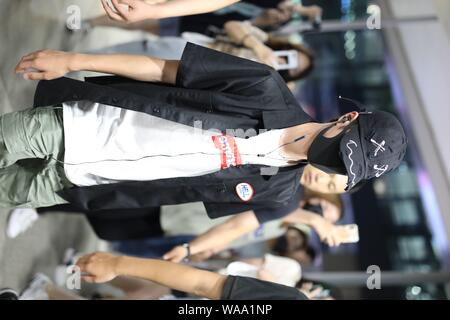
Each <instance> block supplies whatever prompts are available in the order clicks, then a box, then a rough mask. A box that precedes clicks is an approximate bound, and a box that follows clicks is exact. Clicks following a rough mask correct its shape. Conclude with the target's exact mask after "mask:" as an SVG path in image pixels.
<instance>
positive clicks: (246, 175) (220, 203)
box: [34, 43, 312, 218]
mask: <svg viewBox="0 0 450 320" xmlns="http://www.w3.org/2000/svg"><path fill="white" fill-rule="evenodd" d="M81 100H88V101H93V102H99V103H103V104H108V105H112V106H117V107H121V108H124V109H130V110H135V111H140V112H144V113H147V114H151V115H154V116H158V117H162V118H165V119H168V120H171V121H176V122H178V123H182V124H185V125H189V126H194V125H198V123H199V122H198V121H201V123H202V128H203V129H211V128H214V129H218V130H221V131H222V132H226V130H229V129H232V130H238V129H240V130H241V133H242V130H243V131H246V132H247V133H248V131H247V130H256V131H253V132H255V133H257V132H258V130H260V129H280V128H286V127H291V126H295V125H298V124H303V123H306V122H311V121H312V119H311V118H310V117H309V116H308V115H307V114H306V113H305V112H304V111H303V110H302V108H301V107H300V106H299V104H298V103H297V101H296V99H295V98H294V97H293V95H292V94H291V93H290V91H289V89H288V88H287V87H286V85H285V83H284V81H283V79H282V78H281V77H280V76H279V74H278V73H277V72H276V71H275V70H273V69H272V68H270V67H268V66H266V65H263V64H259V63H256V62H252V61H250V60H246V59H241V58H237V57H234V56H231V55H228V54H224V53H221V52H218V51H215V50H211V49H208V48H204V47H200V46H197V45H194V44H190V43H188V44H187V45H186V48H185V50H184V53H183V56H182V58H181V62H180V67H179V70H178V74H177V79H176V85H175V86H170V85H163V84H155V83H148V82H139V81H134V80H130V79H126V78H120V77H97V78H90V79H89V78H88V79H87V82H82V81H76V80H73V79H69V78H60V79H56V80H51V81H41V82H39V84H38V87H37V89H36V94H35V102H34V105H35V106H36V107H39V106H51V105H58V104H61V103H63V102H68V101H81ZM196 123H197V124H196ZM235 133H237V134H236V135H237V136H242V134H241V135H240V134H239V133H238V132H235ZM262 168H264V166H261V165H243V166H238V167H230V168H227V169H225V170H221V171H217V172H214V173H211V174H207V175H203V176H197V177H188V178H171V179H161V180H154V181H130V182H120V183H114V184H103V185H95V186H89V187H72V188H69V189H64V190H62V191H61V192H60V194H61V196H62V197H64V198H65V199H66V200H68V201H69V202H70V203H71V204H72V205H75V206H77V207H79V208H80V210H89V211H96V210H103V209H120V208H127V209H133V208H149V207H159V206H160V205H164V204H178V203H187V202H194V201H203V203H204V204H205V207H206V210H207V212H208V215H209V216H210V217H211V218H215V217H220V216H224V215H229V214H234V213H236V212H242V211H246V210H252V209H255V208H261V207H266V206H269V207H274V206H277V205H279V204H285V203H286V202H287V201H288V200H289V199H290V198H291V197H292V195H293V194H294V193H295V191H296V190H297V188H298V185H299V180H300V175H301V172H302V169H303V165H302V164H300V165H296V166H291V167H285V168H280V169H279V171H278V173H277V174H276V175H264V171H263V172H262V171H261V169H262ZM262 173H263V174H262ZM242 182H246V183H249V184H250V185H252V187H253V189H254V196H253V198H252V199H251V200H250V201H248V202H243V201H242V200H241V199H240V198H239V197H238V195H237V194H236V191H235V188H236V185H237V184H239V183H242Z"/></svg>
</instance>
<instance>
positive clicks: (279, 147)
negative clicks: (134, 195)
mask: <svg viewBox="0 0 450 320" xmlns="http://www.w3.org/2000/svg"><path fill="white" fill-rule="evenodd" d="M305 137H306V135H305V136H301V137H298V138H296V139H294V140H293V141H291V142H287V143H284V144H282V145H281V146H278V147H277V148H275V149H274V150H272V151H270V152H267V153H264V154H251V153H241V155H244V156H257V157H267V156H268V155H269V154H271V153H274V152H275V151H278V150H279V149H281V148H282V147H284V146H287V145H290V144H293V143H296V142H297V141H300V140H303V139H304V138H305ZM194 154H204V155H211V156H217V155H219V153H208V152H201V151H198V152H189V153H179V154H153V155H148V156H143V157H140V158H136V159H104V160H98V161H88V162H80V163H69V162H64V161H61V160H59V159H56V158H54V157H52V156H50V158H51V159H52V160H54V161H56V162H58V163H61V164H64V165H68V166H80V165H87V164H95V163H101V162H136V161H140V160H143V159H147V158H154V157H167V158H173V157H182V156H189V155H194ZM267 158H268V159H273V160H280V159H279V158H274V157H267Z"/></svg>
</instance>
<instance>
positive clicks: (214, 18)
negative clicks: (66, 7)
mask: <svg viewBox="0 0 450 320" xmlns="http://www.w3.org/2000/svg"><path fill="white" fill-rule="evenodd" d="M119 2H120V1H113V2H112V3H111V5H108V3H107V1H104V0H102V5H103V7H104V9H105V12H106V15H100V16H97V17H94V18H90V19H85V20H83V21H82V25H81V30H82V31H83V32H89V31H90V30H91V29H93V28H95V27H116V28H122V29H126V30H142V31H146V32H149V33H152V34H154V35H160V36H177V35H179V34H181V33H183V32H186V31H189V32H197V33H202V34H207V35H208V34H209V32H210V30H216V29H222V28H223V27H224V25H225V23H226V22H228V21H231V20H237V21H249V22H250V23H251V24H252V25H254V26H256V27H259V28H261V29H264V30H267V31H273V30H276V29H278V28H279V27H281V26H283V25H284V24H286V23H288V22H289V21H291V20H292V18H293V16H294V15H300V16H302V17H305V18H306V19H307V20H309V21H311V22H312V21H315V20H317V19H318V18H320V17H321V16H322V9H321V8H320V7H319V6H302V5H301V4H299V3H295V2H294V1H290V0H285V1H241V2H238V3H235V2H237V1H220V0H218V1H210V2H209V3H208V4H205V5H203V6H202V5H201V2H195V4H194V3H191V2H190V1H189V0H188V1H186V0H185V1H183V0H181V1H173V0H172V1H169V2H166V1H160V2H159V3H157V4H151V1H141V0H128V1H122V5H121V4H120V3H119ZM183 2H185V3H183ZM233 3H235V4H233ZM225 5H228V6H227V7H226V8H224V9H222V10H218V11H215V12H213V13H209V14H200V15H195V14H196V13H206V12H210V11H214V10H216V9H220V7H223V6H225ZM179 16H182V17H180V18H173V17H179Z"/></svg>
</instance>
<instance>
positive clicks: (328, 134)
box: [303, 111, 359, 193]
mask: <svg viewBox="0 0 450 320" xmlns="http://www.w3.org/2000/svg"><path fill="white" fill-rule="evenodd" d="M358 115H359V114H358V112H355V111H354V112H350V113H347V114H345V115H343V116H342V117H340V118H339V119H338V120H337V121H335V122H330V123H325V124H323V127H324V128H322V129H320V131H319V132H318V134H317V136H316V137H315V138H314V140H313V141H312V143H311V145H310V147H309V150H308V155H307V156H308V162H309V164H311V165H312V166H314V167H315V168H317V170H318V171H314V172H309V173H308V175H306V176H305V178H306V179H305V180H304V181H303V182H305V183H307V184H309V185H311V186H312V187H313V188H314V189H313V190H314V191H319V190H318V189H320V192H324V193H340V192H344V191H345V188H341V184H342V182H343V181H344V180H347V176H346V168H345V164H344V162H343V161H342V158H341V157H340V153H341V146H340V144H341V140H342V138H343V137H344V136H345V134H346V133H347V132H348V131H349V130H351V128H350V127H349V126H350V125H352V124H353V122H354V121H355V120H356V119H357V118H358ZM324 174H325V175H324ZM344 177H345V178H344ZM319 178H322V179H321V180H326V181H318V179H319ZM319 183H320V184H321V186H319V185H318V184H319ZM324 183H327V184H328V187H327V188H324V185H323V184H324Z"/></svg>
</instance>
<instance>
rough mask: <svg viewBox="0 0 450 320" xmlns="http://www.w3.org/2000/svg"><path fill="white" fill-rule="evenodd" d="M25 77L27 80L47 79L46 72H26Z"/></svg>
mask: <svg viewBox="0 0 450 320" xmlns="http://www.w3.org/2000/svg"><path fill="white" fill-rule="evenodd" d="M23 78H24V79H25V80H45V79H46V78H47V76H46V74H45V72H25V73H24V74H23Z"/></svg>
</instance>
